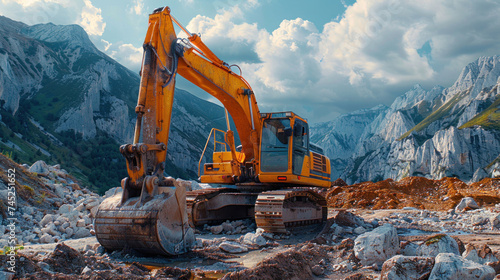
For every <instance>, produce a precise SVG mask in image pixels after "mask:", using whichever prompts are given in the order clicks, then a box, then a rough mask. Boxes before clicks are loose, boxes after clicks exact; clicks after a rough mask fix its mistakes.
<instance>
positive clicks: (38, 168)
mask: <svg viewBox="0 0 500 280" xmlns="http://www.w3.org/2000/svg"><path fill="white" fill-rule="evenodd" d="M29 171H30V172H32V173H37V174H39V175H42V176H47V175H49V172H50V169H49V166H48V165H47V164H46V163H45V162H44V161H43V160H39V161H37V162H35V163H33V165H31V167H30V168H29Z"/></svg>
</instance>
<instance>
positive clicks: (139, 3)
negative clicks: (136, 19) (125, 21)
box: [130, 0, 144, 15]
mask: <svg viewBox="0 0 500 280" xmlns="http://www.w3.org/2000/svg"><path fill="white" fill-rule="evenodd" d="M130 12H131V13H134V14H136V15H142V14H143V13H144V0H134V5H133V6H132V7H131V8H130Z"/></svg>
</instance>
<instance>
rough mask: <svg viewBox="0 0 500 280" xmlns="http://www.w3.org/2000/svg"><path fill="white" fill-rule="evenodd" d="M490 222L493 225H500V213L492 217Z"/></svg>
mask: <svg viewBox="0 0 500 280" xmlns="http://www.w3.org/2000/svg"><path fill="white" fill-rule="evenodd" d="M490 224H491V226H493V227H500V214H496V215H494V216H491V217H490Z"/></svg>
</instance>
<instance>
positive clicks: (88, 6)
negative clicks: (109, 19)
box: [78, 0, 106, 36]
mask: <svg viewBox="0 0 500 280" xmlns="http://www.w3.org/2000/svg"><path fill="white" fill-rule="evenodd" d="M83 3H84V4H85V6H84V7H83V9H82V13H81V15H80V16H81V20H80V21H79V22H78V23H79V24H80V25H81V26H82V27H83V29H85V31H87V33H88V34H89V35H99V36H101V35H102V33H103V32H104V28H106V23H105V22H104V21H103V19H102V16H101V9H98V8H96V7H94V6H93V5H92V2H90V0H83Z"/></svg>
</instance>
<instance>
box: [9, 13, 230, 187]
mask: <svg viewBox="0 0 500 280" xmlns="http://www.w3.org/2000/svg"><path fill="white" fill-rule="evenodd" d="M0 31H1V34H2V35H1V36H0V116H1V117H0V121H1V122H0V151H3V152H4V153H8V154H10V155H11V156H12V157H13V158H14V159H15V160H17V161H21V162H25V163H29V164H31V163H33V162H34V161H36V160H38V159H43V160H45V161H46V162H48V163H51V164H55V163H60V164H61V165H62V166H63V167H64V168H66V169H69V170H70V171H72V173H74V174H75V175H76V176H77V177H78V178H79V179H81V180H83V181H85V182H88V183H91V184H92V185H94V186H95V187H97V188H99V189H100V191H101V192H102V191H105V190H106V189H108V188H110V187H114V186H116V185H119V184H120V180H121V178H123V177H125V176H126V168H125V160H124V159H123V158H122V156H121V154H120V153H119V150H118V147H119V145H121V144H125V143H130V142H131V141H132V139H131V138H132V137H133V128H134V123H135V112H134V109H135V105H136V102H137V93H138V90H139V80H140V78H139V76H138V74H136V73H134V72H132V71H130V70H128V69H127V68H125V67H123V66H122V65H120V64H119V63H117V62H116V61H114V60H113V59H112V58H110V57H108V56H107V55H106V54H104V53H102V52H100V51H99V50H98V49H97V48H96V47H95V46H94V45H93V44H92V42H91V41H90V39H89V37H88V35H87V33H85V31H84V30H83V29H82V28H81V27H80V26H78V25H54V24H51V23H48V24H38V25H34V26H28V25H26V24H24V23H21V22H16V21H13V20H10V19H8V18H6V17H1V16H0ZM175 94H176V97H175V102H174V108H173V116H172V125H171V128H170V138H169V144H168V150H169V153H168V159H167V168H166V169H167V172H168V174H170V175H172V176H176V177H182V178H186V179H189V178H196V177H197V172H198V166H197V165H198V160H199V156H200V154H201V151H202V148H203V147H204V145H205V141H206V137H207V136H208V134H209V132H210V130H211V128H212V127H217V128H224V127H225V122H224V109H223V108H221V107H219V106H217V105H215V104H212V103H210V102H207V101H204V100H201V99H199V98H197V97H194V96H193V95H191V94H189V93H188V92H186V91H183V90H179V89H178V90H176V93H175Z"/></svg>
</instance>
